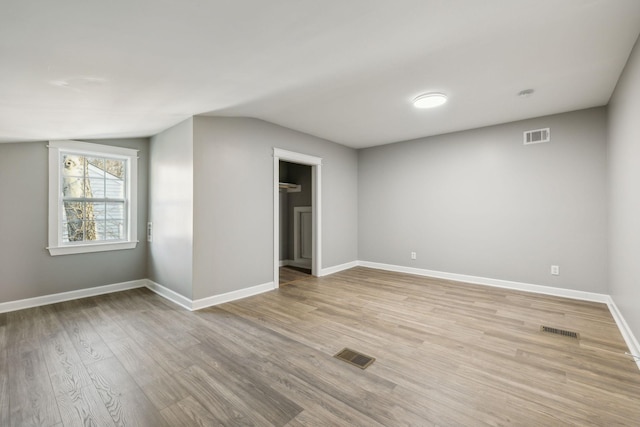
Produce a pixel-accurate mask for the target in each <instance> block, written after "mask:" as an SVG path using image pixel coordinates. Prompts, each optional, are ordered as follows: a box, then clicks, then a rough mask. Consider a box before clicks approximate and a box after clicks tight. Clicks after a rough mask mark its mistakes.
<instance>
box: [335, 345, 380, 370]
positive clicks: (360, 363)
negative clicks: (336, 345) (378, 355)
mask: <svg viewBox="0 0 640 427" xmlns="http://www.w3.org/2000/svg"><path fill="white" fill-rule="evenodd" d="M333 357H336V358H338V359H340V360H343V361H345V362H347V363H350V364H352V365H354V366H357V367H358V368H360V369H365V368H366V367H367V366H369V365H371V364H372V363H373V362H374V361H375V360H376V359H375V357H370V356H365V355H364V354H362V353H358V352H357V351H353V350H350V349H348V348H345V349H343V350H341V351H339V352H338V354H336V355H335V356H333Z"/></svg>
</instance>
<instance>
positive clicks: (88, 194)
mask: <svg viewBox="0 0 640 427" xmlns="http://www.w3.org/2000/svg"><path fill="white" fill-rule="evenodd" d="M49 150H50V152H49V163H50V206H49V213H50V230H49V250H50V252H51V254H52V255H62V254H67V253H78V252H90V251H103V250H113V249H126V248H130V247H131V245H130V243H132V242H133V243H134V246H135V221H132V220H131V219H132V218H135V214H133V212H135V210H136V209H135V197H132V193H135V189H136V185H135V177H136V174H134V173H133V172H132V171H135V170H137V167H136V164H137V154H136V152H135V150H130V149H125V148H120V147H112V146H105V145H98V144H89V143H85V142H80V141H52V142H51V143H50V145H49ZM54 231H55V233H54ZM52 240H53V241H52ZM117 243H124V244H125V246H122V245H119V246H118V245H115V244H117ZM114 245H115V246H114Z"/></svg>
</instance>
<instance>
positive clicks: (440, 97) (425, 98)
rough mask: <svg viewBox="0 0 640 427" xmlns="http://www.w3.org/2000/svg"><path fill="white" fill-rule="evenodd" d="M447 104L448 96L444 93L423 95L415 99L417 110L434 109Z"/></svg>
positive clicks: (414, 103)
mask: <svg viewBox="0 0 640 427" xmlns="http://www.w3.org/2000/svg"><path fill="white" fill-rule="evenodd" d="M445 102H447V95H445V94H444V93H437V92H431V93H423V94H422V95H418V96H416V97H415V98H414V99H413V106H414V107H416V108H434V107H439V106H440V105H442V104H444V103H445Z"/></svg>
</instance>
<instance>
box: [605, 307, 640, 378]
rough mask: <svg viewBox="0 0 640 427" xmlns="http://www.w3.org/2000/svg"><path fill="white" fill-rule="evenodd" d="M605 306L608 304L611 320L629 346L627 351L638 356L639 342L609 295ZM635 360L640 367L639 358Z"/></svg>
mask: <svg viewBox="0 0 640 427" xmlns="http://www.w3.org/2000/svg"><path fill="white" fill-rule="evenodd" d="M607 306H609V311H610V312H611V316H613V320H615V321H616V325H618V329H619V330H620V333H621V334H622V338H624V342H626V343H627V347H629V352H630V353H631V354H633V355H635V356H640V344H639V343H638V340H637V339H636V337H635V336H634V335H633V332H631V329H630V328H629V325H628V324H627V322H626V320H624V317H622V313H620V310H618V306H617V305H616V303H615V302H614V301H613V298H611V297H609V301H608V302H607ZM635 362H636V364H637V365H638V369H640V359H635Z"/></svg>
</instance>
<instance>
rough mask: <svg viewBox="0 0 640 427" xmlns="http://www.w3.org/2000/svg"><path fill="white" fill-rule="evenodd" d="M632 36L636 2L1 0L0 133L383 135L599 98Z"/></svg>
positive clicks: (570, 106)
mask: <svg viewBox="0 0 640 427" xmlns="http://www.w3.org/2000/svg"><path fill="white" fill-rule="evenodd" d="M639 33H640V1H638V0H562V1H558V0H518V1H511V0H484V1H477V0H446V1H445V0H396V1H389V0H348V1H345V0H323V1H317V0H270V1H263V0H133V1H98V0H56V1H36V0H4V1H3V2H2V7H1V10H0V141H1V142H19V141H28V140H43V139H61V138H104V137H128V136H149V135H152V134H155V133H157V132H159V131H161V130H164V129H166V128H168V127H169V126H171V125H173V124H175V123H177V122H179V121H181V120H184V119H185V118H187V117H189V116H192V115H198V114H210V115H226V116H248V117H257V118H260V119H264V120H267V121H270V122H273V123H277V124H280V125H283V126H286V127H289V128H292V129H296V130H300V131H303V132H306V133H309V134H312V135H316V136H320V137H323V138H327V139H329V140H332V141H335V142H339V143H342V144H345V145H348V146H351V147H356V148H357V147H367V146H373V145H379V144H385V143H391V142H396V141H400V140H406V139H411V138H417V137H421V136H428V135H434V134H440V133H446V132H451V131H456V130H462V129H469V128H475V127H480V126H485V125H491V124H496V123H504V122H508V121H513V120H518V119H524V118H530V117H536V116H541V115H545V114H552V113H559V112H564V111H571V110H576V109H581V108H588V107H594V106H601V105H606V104H607V102H608V100H609V97H610V96H611V93H612V91H613V89H614V87H615V84H616V82H617V79H618V77H619V75H620V73H621V71H622V69H623V67H624V65H625V62H626V60H627V58H628V55H629V53H630V51H631V49H632V47H633V45H634V43H635V41H636V39H637V37H638V34H639ZM523 89H534V90H535V92H534V94H533V95H532V96H529V97H519V96H517V94H518V92H520V91H521V90H523ZM428 91H437V92H444V93H446V94H447V95H448V96H449V102H448V103H447V104H445V105H444V106H443V107H441V108H438V109H433V110H416V109H414V108H413V107H412V105H411V100H412V99H413V98H414V97H415V96H416V95H418V94H420V93H423V92H428Z"/></svg>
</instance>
